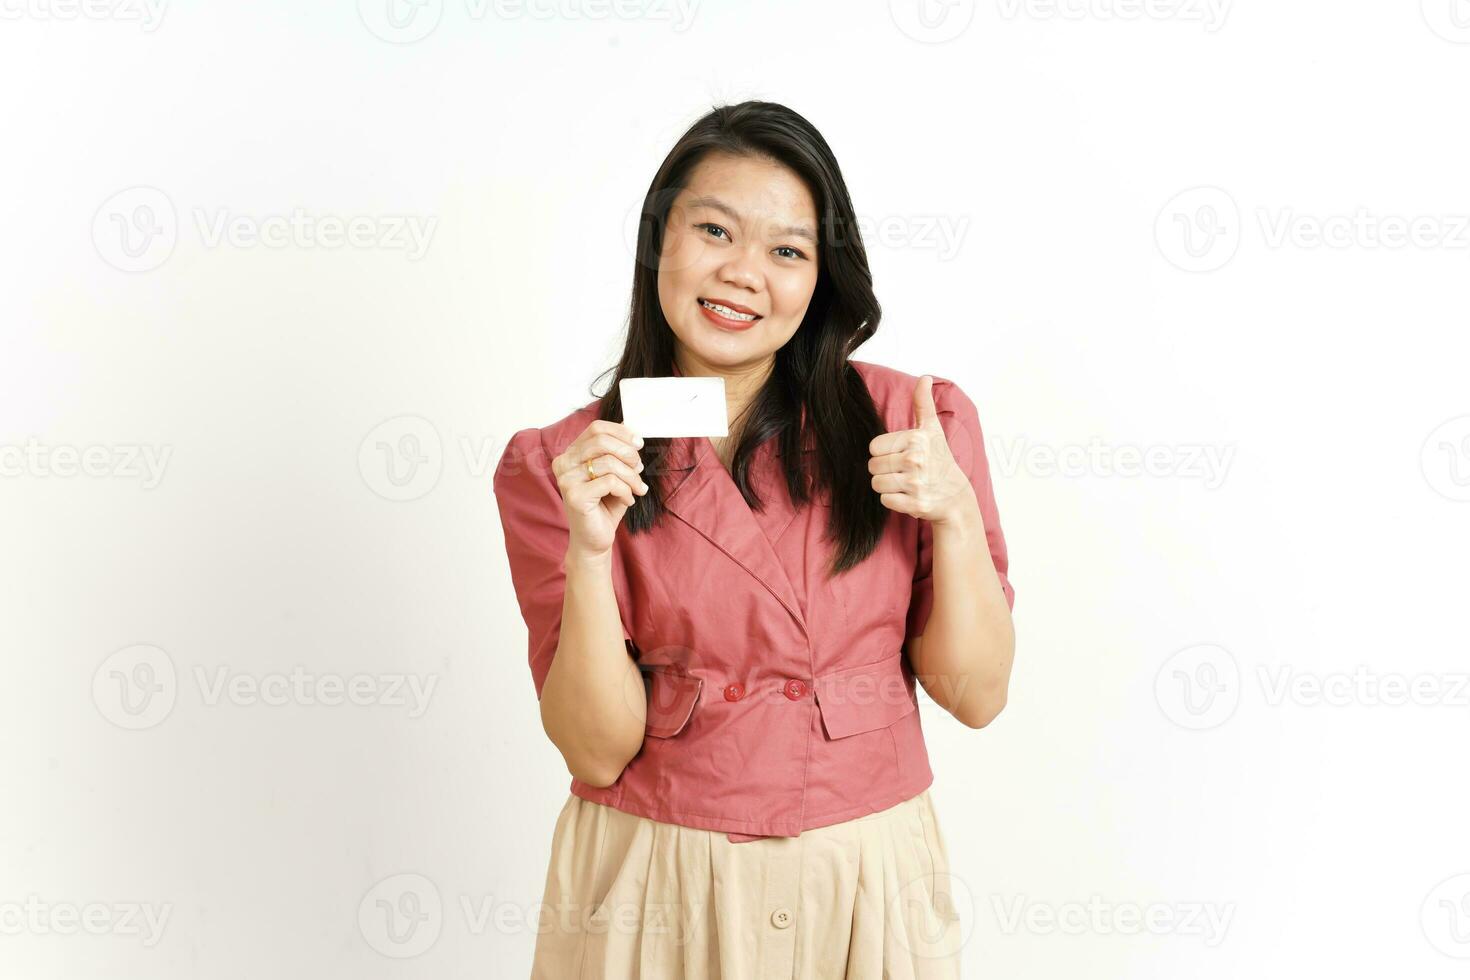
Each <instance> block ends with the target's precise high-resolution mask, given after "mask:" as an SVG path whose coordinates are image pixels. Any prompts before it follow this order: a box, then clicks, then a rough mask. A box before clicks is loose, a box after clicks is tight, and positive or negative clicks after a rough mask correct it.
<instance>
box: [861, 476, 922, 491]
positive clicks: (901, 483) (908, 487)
mask: <svg viewBox="0 0 1470 980" xmlns="http://www.w3.org/2000/svg"><path fill="white" fill-rule="evenodd" d="M868 483H869V484H871V485H872V487H873V489H874V490H875V491H876V492H878V493H910V492H912V491H913V489H914V482H913V477H912V476H911V475H909V474H907V473H879V474H878V475H877V476H875V477H873V478H872V479H871V480H869V481H868Z"/></svg>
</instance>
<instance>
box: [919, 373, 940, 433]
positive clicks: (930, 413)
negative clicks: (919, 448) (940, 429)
mask: <svg viewBox="0 0 1470 980" xmlns="http://www.w3.org/2000/svg"><path fill="white" fill-rule="evenodd" d="M938 425H939V409H937V408H935V407H934V378H933V377H931V376H930V375H927V374H926V375H924V376H923V377H921V378H920V379H919V383H918V384H917V385H915V386H914V428H916V429H933V428H935V427H937V426H938Z"/></svg>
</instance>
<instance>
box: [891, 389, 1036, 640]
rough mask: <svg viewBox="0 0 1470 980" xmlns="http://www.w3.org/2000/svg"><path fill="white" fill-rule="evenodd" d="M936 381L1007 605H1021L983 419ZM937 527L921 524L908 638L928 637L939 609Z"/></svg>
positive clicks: (947, 430) (938, 406) (952, 446)
mask: <svg viewBox="0 0 1470 980" xmlns="http://www.w3.org/2000/svg"><path fill="white" fill-rule="evenodd" d="M929 377H931V378H933V379H934V388H933V393H934V408H935V410H936V411H937V412H938V413H939V424H940V425H941V426H942V427H943V429H944V434H945V436H946V437H947V438H948V440H949V451H950V453H951V454H952V455H953V456H954V459H955V462H956V463H957V464H958V465H959V467H960V469H962V470H964V472H965V475H966V476H968V477H969V478H970V485H971V486H973V487H974V488H975V499H976V500H977V501H979V503H980V514H981V516H982V517H984V518H985V541H986V544H987V545H988V546H989V548H990V560H991V562H992V563H994V565H995V572H996V575H997V576H999V578H1000V585H1001V589H1002V590H1003V591H1004V592H1005V597H1006V605H1007V606H1008V607H1010V608H1012V609H1014V608H1015V605H1016V592H1015V589H1013V588H1011V582H1010V578H1009V577H1008V575H1007V573H1008V572H1009V570H1010V560H1009V558H1008V557H1007V554H1006V539H1005V534H1004V533H1003V532H1002V531H1001V527H1000V511H999V510H998V509H997V508H996V505H995V491H994V489H993V488H992V487H991V485H990V464H989V462H988V461H987V459H986V456H985V439H984V435H983V434H982V433H981V431H980V416H979V413H978V412H976V411H975V404H974V403H973V402H971V401H970V399H969V397H968V396H967V395H966V394H965V393H964V392H963V391H962V390H960V386H959V385H957V384H955V383H954V382H953V381H949V380H946V379H944V378H941V377H938V376H937V375H933V374H931V375H930V376H929ZM933 571H934V528H933V525H931V524H930V523H929V522H928V521H925V520H920V521H919V557H918V563H917V564H916V565H915V567H914V588H913V593H912V595H911V597H910V600H909V612H908V623H907V628H906V630H905V633H904V636H905V639H909V640H911V639H913V638H914V637H917V636H921V635H923V632H924V628H925V627H926V626H927V625H928V623H929V613H930V612H931V611H932V609H933V608H934V579H933Z"/></svg>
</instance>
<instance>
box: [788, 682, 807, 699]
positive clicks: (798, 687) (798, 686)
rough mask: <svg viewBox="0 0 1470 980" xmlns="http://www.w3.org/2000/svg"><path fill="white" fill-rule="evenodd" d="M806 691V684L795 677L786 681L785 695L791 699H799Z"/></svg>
mask: <svg viewBox="0 0 1470 980" xmlns="http://www.w3.org/2000/svg"><path fill="white" fill-rule="evenodd" d="M805 693H806V685H805V684H803V683H802V682H801V681H799V680H797V679H796V678H794V677H793V678H792V679H791V680H789V681H787V682H786V696H787V697H788V698H790V699H791V700H793V701H800V700H801V696H802V695H803V694H805Z"/></svg>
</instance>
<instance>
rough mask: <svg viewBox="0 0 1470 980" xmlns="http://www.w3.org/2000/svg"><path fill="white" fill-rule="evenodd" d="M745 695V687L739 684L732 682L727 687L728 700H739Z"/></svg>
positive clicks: (726, 695) (726, 696) (726, 698)
mask: <svg viewBox="0 0 1470 980" xmlns="http://www.w3.org/2000/svg"><path fill="white" fill-rule="evenodd" d="M744 696H745V688H743V687H741V686H740V685H739V684H731V685H729V686H727V687H726V688H725V700H726V701H739V700H740V699H741V698H743V697H744Z"/></svg>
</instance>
